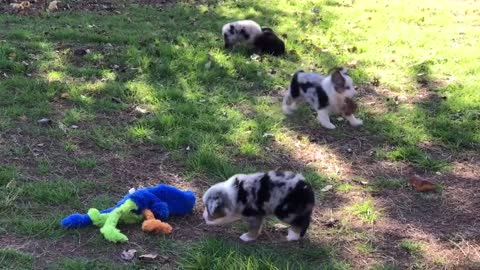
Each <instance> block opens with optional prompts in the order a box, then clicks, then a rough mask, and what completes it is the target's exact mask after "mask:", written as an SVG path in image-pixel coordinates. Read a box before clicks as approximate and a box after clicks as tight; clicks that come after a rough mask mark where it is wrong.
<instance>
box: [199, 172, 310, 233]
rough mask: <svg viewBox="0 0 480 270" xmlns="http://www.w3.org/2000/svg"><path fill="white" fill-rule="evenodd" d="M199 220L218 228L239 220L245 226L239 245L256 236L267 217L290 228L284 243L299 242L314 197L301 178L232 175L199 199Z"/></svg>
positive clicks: (281, 174)
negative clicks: (200, 210) (200, 214)
mask: <svg viewBox="0 0 480 270" xmlns="http://www.w3.org/2000/svg"><path fill="white" fill-rule="evenodd" d="M203 203H204V204H205V210H204V212H203V218H204V219H205V222H206V223H207V224H208V225H221V224H227V223H230V222H234V221H237V220H240V219H243V220H245V221H246V222H247V223H248V227H249V230H248V232H246V233H244V234H242V235H241V236H240V239H241V240H243V241H253V240H255V239H257V237H258V235H259V234H260V231H261V228H262V223H263V220H264V218H265V217H266V216H267V215H275V216H277V217H278V218H279V219H280V220H281V221H283V222H285V223H287V224H290V225H291V227H290V228H289V230H288V235H287V240H288V241H294V240H299V239H300V237H303V236H304V235H305V232H306V231H307V229H308V227H309V225H310V220H311V215H312V211H313V207H314V206H315V195H314V192H313V190H312V188H311V186H310V185H309V184H308V183H307V182H306V181H305V178H304V177H303V176H302V175H301V174H296V173H293V172H288V171H286V172H283V171H270V172H268V173H253V174H236V175H234V176H232V177H230V178H229V179H228V180H227V181H224V182H220V183H217V184H215V185H213V186H211V187H210V188H209V189H208V190H207V192H205V194H204V195H203Z"/></svg>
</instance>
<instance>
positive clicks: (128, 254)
mask: <svg viewBox="0 0 480 270" xmlns="http://www.w3.org/2000/svg"><path fill="white" fill-rule="evenodd" d="M136 253H137V250H136V249H126V250H124V251H123V252H122V254H120V258H122V260H125V261H131V260H132V259H133V258H135V254H136Z"/></svg>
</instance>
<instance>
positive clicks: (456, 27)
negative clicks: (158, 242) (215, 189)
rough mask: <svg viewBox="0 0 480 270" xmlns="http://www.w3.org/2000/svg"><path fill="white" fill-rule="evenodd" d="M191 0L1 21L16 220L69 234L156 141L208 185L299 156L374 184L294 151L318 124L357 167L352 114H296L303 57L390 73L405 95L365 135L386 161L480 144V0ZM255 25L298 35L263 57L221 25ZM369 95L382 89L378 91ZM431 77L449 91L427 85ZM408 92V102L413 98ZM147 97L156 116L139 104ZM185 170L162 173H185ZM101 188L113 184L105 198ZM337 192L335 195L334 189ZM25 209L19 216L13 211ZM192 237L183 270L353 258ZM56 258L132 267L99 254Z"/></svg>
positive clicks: (440, 163) (440, 162) (14, 223)
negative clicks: (65, 220)
mask: <svg viewBox="0 0 480 270" xmlns="http://www.w3.org/2000/svg"><path fill="white" fill-rule="evenodd" d="M177 2H178V3H177V4H172V5H168V6H164V7H162V9H158V8H153V7H148V6H141V5H130V3H129V2H128V1H126V4H127V7H126V8H125V9H120V10H119V13H105V14H103V13H98V12H80V11H71V12H70V11H69V12H56V13H53V14H44V15H41V16H31V17H26V16H15V15H8V14H2V15H0V24H1V25H5V26H6V27H2V28H1V29H0V40H1V41H0V78H1V83H0V131H1V133H2V136H1V137H0V145H1V146H2V147H1V149H0V154H1V156H2V157H5V159H2V160H1V161H2V162H4V161H5V162H4V163H5V164H4V163H2V165H1V166H0V213H2V214H4V216H5V217H8V218H0V222H1V225H2V230H9V231H13V232H14V233H17V234H19V235H26V236H29V237H32V238H33V239H35V238H42V239H43V238H48V237H52V238H57V237H59V236H61V235H62V231H61V230H60V229H58V227H57V226H58V221H59V220H60V218H61V217H62V216H63V215H64V214H68V213H70V212H73V211H81V210H82V211H83V210H86V209H88V207H93V206H96V207H99V208H103V207H108V206H111V205H112V204H114V203H115V202H116V201H117V200H118V197H119V194H123V193H124V192H125V191H126V190H128V188H129V187H130V186H134V185H136V184H138V182H135V181H136V180H134V179H132V180H131V181H132V182H126V183H122V185H124V186H122V187H119V186H118V183H117V182H113V181H112V180H115V181H116V179H112V176H113V175H114V170H115V166H117V164H116V163H115V165H111V164H110V163H108V162H103V161H104V160H108V158H109V157H115V158H120V159H123V158H143V156H142V157H140V156H141V155H131V152H133V151H134V150H137V149H140V150H141V149H142V148H141V147H146V148H148V149H161V150H159V152H160V153H158V154H159V155H162V154H165V156H168V158H169V159H168V162H172V163H174V164H175V165H177V166H178V168H181V169H182V174H183V175H182V176H185V177H187V178H189V179H193V180H198V179H200V180H201V181H203V180H205V181H207V182H209V183H215V182H218V181H220V180H224V179H225V178H228V177H230V176H231V175H232V174H235V173H238V172H253V171H257V170H266V169H275V168H277V167H285V168H288V169H292V170H295V171H299V172H302V173H303V174H304V175H305V176H306V178H307V181H309V183H311V184H312V186H313V187H314V188H315V189H316V190H320V189H321V188H323V187H324V186H325V185H327V184H335V186H336V187H337V188H336V189H335V190H338V191H340V192H343V193H346V194H345V195H346V196H348V193H350V192H357V191H359V190H360V191H361V189H360V188H358V190H357V186H356V185H353V184H352V185H350V184H342V183H340V179H342V177H343V174H344V173H345V171H347V170H348V168H340V169H339V171H335V172H331V171H328V172H326V171H325V168H324V167H325V166H326V167H329V166H330V165H336V164H330V162H331V161H329V160H327V161H321V162H311V160H310V158H309V157H302V155H301V151H303V150H302V149H303V148H301V147H297V146H294V144H295V143H296V142H299V143H302V144H304V143H309V140H308V137H313V134H319V137H320V138H324V137H325V138H327V139H328V142H329V143H324V142H323V141H322V140H319V141H316V142H315V144H319V145H322V146H324V147H325V148H326V150H329V152H331V153H332V155H336V156H337V158H338V159H339V160H342V161H348V157H347V156H344V155H343V154H342V153H341V151H337V150H338V149H341V148H342V147H343V146H344V145H342V143H343V142H344V141H345V139H346V138H347V137H348V136H350V133H351V130H350V127H348V125H347V124H345V121H343V122H336V123H335V124H336V125H337V126H338V128H337V130H335V131H324V130H322V129H321V128H320V127H319V126H318V123H316V120H315V117H313V116H312V114H311V113H310V111H309V110H308V108H305V107H303V108H301V109H300V110H299V112H298V113H297V114H296V115H294V116H292V117H285V116H284V115H283V114H282V113H281V108H280V100H279V99H278V96H279V95H281V94H282V93H283V91H284V90H285V88H286V86H287V85H288V82H289V80H290V77H291V74H292V73H293V72H294V71H296V70H298V69H304V70H314V71H318V72H326V71H327V70H330V69H331V68H333V67H335V66H339V65H345V64H346V63H347V62H349V61H351V60H357V61H358V65H357V68H356V69H354V70H352V71H351V74H352V77H353V78H354V80H355V82H356V83H357V84H359V85H361V84H368V83H377V82H378V83H379V88H378V89H377V90H383V89H388V90H389V91H388V94H385V93H384V92H382V91H377V93H376V95H378V96H376V97H375V98H376V100H377V101H376V102H377V103H376V104H375V105H371V106H370V105H366V104H363V103H362V102H360V103H359V105H360V108H359V112H358V114H359V116H360V118H362V119H364V123H365V125H364V127H363V128H361V129H360V131H359V132H357V131H354V133H355V134H354V135H352V136H361V137H362V138H359V139H360V141H362V142H365V143H366V144H365V145H374V146H378V151H376V152H377V154H376V156H375V157H376V160H375V162H384V161H388V162H394V163H405V164H407V165H409V166H412V167H414V169H416V170H421V171H423V172H425V173H429V174H430V173H435V172H441V173H446V174H448V173H449V171H450V169H451V168H452V167H453V164H451V162H452V160H454V159H455V157H456V156H457V155H458V154H462V153H464V152H466V151H469V152H471V151H472V150H476V149H478V147H479V146H480V121H479V113H480V92H479V91H478V89H479V86H480V80H479V77H478V76H477V74H478V72H479V71H480V61H479V60H480V51H479V50H478V40H479V38H480V31H479V29H478V27H477V28H476V27H474V26H475V25H478V24H479V23H480V19H479V18H480V17H479V16H478V11H479V10H480V6H479V5H478V3H476V2H475V3H467V2H466V1H455V3H453V2H452V1H448V0H440V1H437V2H436V3H435V4H432V3H430V2H431V1H426V0H420V1H415V3H410V2H408V3H407V1H399V0H396V1H389V2H388V3H386V2H382V1H380V2H378V1H373V0H358V1H352V4H351V5H350V1H341V0H338V1H337V0H315V1H314V0H306V1H290V0H278V1H276V2H275V5H271V4H269V3H267V2H265V3H263V2H259V1H253V0H240V1H233V0H227V1H224V2H222V5H218V3H217V1H215V0H209V1H202V3H203V4H202V3H197V4H195V5H192V4H191V3H190V2H191V1H187V0H181V1H177ZM238 19H254V20H256V21H258V22H259V23H260V24H261V25H265V26H270V27H272V28H274V29H275V30H276V32H278V33H279V34H280V35H283V34H286V35H287V37H286V38H284V39H285V41H286V45H287V48H288V51H289V53H288V55H286V56H284V57H270V56H265V57H262V58H261V59H260V60H255V59H252V58H250V56H249V55H248V54H247V53H246V51H245V50H242V49H239V50H235V51H233V52H227V51H225V50H223V48H222V40H221V38H222V37H221V35H220V29H221V26H222V25H223V24H224V23H226V22H228V21H232V20H238ZM82 47H88V48H89V49H90V50H91V52H90V53H89V54H87V55H85V56H84V57H75V56H74V55H73V51H74V50H75V49H76V48H82ZM25 63H27V64H25ZM4 74H5V75H4ZM363 89H364V88H362V87H361V88H360V92H361V94H362V95H365V96H367V98H369V97H370V95H374V94H373V93H371V92H368V93H366V92H364V91H363ZM426 89H428V91H429V92H430V93H436V94H437V95H438V96H439V97H437V98H433V99H432V98H428V97H427V96H423V97H422V96H420V94H423V93H424V91H425V90H426ZM394 96H400V97H403V96H405V98H404V99H401V98H400V99H398V100H399V101H398V102H397V101H396V99H394V98H393V97H394ZM137 106H138V107H141V108H144V109H146V110H147V111H148V113H147V114H137V113H135V112H134V108H135V107H137ZM377 106H378V108H377ZM379 108H380V109H379ZM381 108H383V109H381ZM43 117H49V118H51V119H52V120H53V121H54V125H52V127H48V128H44V127H39V126H38V125H37V122H36V121H37V120H38V119H40V118H43ZM59 125H60V126H64V127H66V128H67V129H64V130H62V129H60V128H59ZM72 125H77V126H78V127H79V128H78V129H71V128H70V127H71V126H72ZM307 129H308V131H307ZM323 132H326V133H323ZM307 133H308V134H307ZM4 134H5V135H4ZM266 134H272V136H269V135H268V136H266ZM317 139H318V138H317ZM4 140H5V142H4ZM40 142H41V143H45V144H46V145H48V147H46V148H45V150H43V151H42V153H41V155H40V156H37V157H35V158H33V159H32V147H34V146H35V145H36V144H38V143H40ZM282 142H288V143H282ZM426 145H427V146H428V145H433V146H435V147H436V148H433V149H442V150H441V151H442V153H438V151H436V150H435V151H434V150H431V149H430V148H429V147H425V146H426ZM140 150H139V151H140ZM307 150H308V149H307ZM142 151H143V150H142ZM155 154H157V153H155ZM297 154H298V155H297ZM359 154H360V155H362V154H364V153H359ZM446 156H449V157H450V156H451V157H452V159H448V160H447V159H445V157H446ZM286 157H288V158H286ZM476 157H477V158H478V156H476ZM100 161H102V162H100ZM140 161H143V160H140ZM279 163H282V164H279ZM347 163H348V162H347ZM162 165H164V164H162ZM284 165H285V166H284ZM360 165H361V164H360ZM170 169H171V168H170V166H166V167H162V168H161V170H167V171H166V172H165V173H174V174H177V173H178V172H176V171H173V172H172V171H169V170H170ZM172 170H173V169H172ZM155 173H157V172H148V175H154V174H155ZM90 177H91V178H95V179H90ZM142 177H144V175H142ZM19 178H21V179H19ZM87 178H88V179H87ZM75 179H85V180H81V181H76V180H75ZM12 180H14V181H12ZM143 180H144V179H142V181H143ZM365 180H366V181H367V182H368V185H366V187H365V189H367V190H374V191H377V190H380V189H391V190H394V189H402V188H404V182H403V181H402V180H401V179H390V178H386V177H384V176H381V173H380V174H379V176H378V177H375V179H365ZM9 183H11V184H9ZM90 183H95V186H92V184H90ZM97 185H99V186H100V187H108V188H102V189H101V190H103V191H104V192H103V193H102V194H101V195H100V196H96V195H97V194H96V193H95V196H93V195H92V194H91V193H92V192H93V191H96V190H97V189H98V186H97ZM329 194H332V193H319V195H318V201H319V202H322V201H323V200H324V199H325V198H326V197H328V196H330V195H329ZM349 211H350V212H351V213H353V214H354V215H356V216H357V217H358V218H360V219H361V220H363V221H364V222H366V223H375V222H376V221H377V220H378V219H379V218H380V211H379V210H378V209H376V208H375V204H374V201H373V200H367V201H364V202H361V203H358V204H355V205H353V206H352V207H351V208H349ZM14 213H19V215H16V217H15V218H10V217H11V216H12V215H13V214H14ZM148 241H149V240H145V242H148ZM98 245H100V244H98ZM193 246H194V247H192V252H191V253H189V256H186V258H185V260H182V261H181V265H182V266H183V267H184V268H187V269H188V268H189V267H190V269H192V267H193V268H195V267H199V269H202V268H204V269H215V267H217V266H221V265H231V266H232V267H238V269H242V268H244V269H252V268H255V267H258V268H264V269H275V267H277V268H279V265H282V264H283V263H285V265H287V264H289V263H290V265H291V266H290V267H291V268H295V267H297V266H299V267H305V268H306V269H308V268H312V267H313V268H315V264H314V266H311V263H313V262H317V261H318V260H317V261H316V258H317V257H316V256H317V255H318V257H320V258H324V259H325V260H320V261H319V263H320V264H321V263H325V265H324V268H325V269H348V268H352V267H349V263H348V262H343V261H342V260H341V259H337V258H334V259H331V260H328V259H326V258H325V257H326V256H327V255H325V251H322V249H321V248H320V249H313V251H311V254H309V253H308V248H298V250H296V251H298V253H299V255H298V262H297V261H295V260H294V259H297V257H295V256H296V255H292V256H290V255H286V254H287V253H279V254H280V255H279V254H277V253H276V249H275V248H273V247H270V246H269V247H265V248H264V247H261V246H259V245H254V246H240V245H237V244H235V243H231V242H228V241H223V240H211V239H210V240H205V241H200V242H198V243H194V244H193ZM219 248H220V249H219ZM363 248H364V250H363V251H364V253H365V254H370V252H368V251H369V249H368V247H366V246H365V247H363ZM216 249H219V251H217V250H216ZM360 249H362V247H360ZM317 252H318V253H320V254H316V253H317ZM315 254H316V255H315ZM292 258H294V259H292ZM224 262H228V263H229V264H222V263H224ZM57 265H58V267H59V268H62V267H63V268H65V269H70V268H71V269H83V268H85V269H88V268H89V267H90V268H91V267H96V266H98V267H104V268H106V269H108V268H109V267H117V266H115V265H113V266H110V265H109V264H108V262H105V264H104V262H102V261H96V260H93V259H91V258H83V259H73V260H60V262H58V264H57ZM318 265H319V264H316V266H318ZM352 265H354V266H355V264H352ZM353 268H354V267H353ZM379 269H389V268H388V266H385V267H384V268H379Z"/></svg>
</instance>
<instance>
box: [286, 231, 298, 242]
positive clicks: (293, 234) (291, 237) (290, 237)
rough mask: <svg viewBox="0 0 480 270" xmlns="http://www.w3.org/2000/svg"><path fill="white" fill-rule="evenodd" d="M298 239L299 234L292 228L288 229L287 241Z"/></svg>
mask: <svg viewBox="0 0 480 270" xmlns="http://www.w3.org/2000/svg"><path fill="white" fill-rule="evenodd" d="M298 240H300V234H298V233H296V232H294V231H292V230H288V235H287V241H298Z"/></svg>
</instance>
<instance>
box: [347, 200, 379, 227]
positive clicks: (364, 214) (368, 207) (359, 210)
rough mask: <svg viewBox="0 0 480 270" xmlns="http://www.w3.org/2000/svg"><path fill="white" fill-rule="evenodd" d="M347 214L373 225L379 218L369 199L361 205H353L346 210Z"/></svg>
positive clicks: (377, 211)
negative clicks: (349, 213)
mask: <svg viewBox="0 0 480 270" xmlns="http://www.w3.org/2000/svg"><path fill="white" fill-rule="evenodd" d="M348 210H349V212H351V213H352V214H354V215H355V216H357V217H358V218H360V219H361V220H362V221H363V222H366V223H370V224H373V223H375V222H376V221H377V220H378V219H379V218H380V216H381V213H380V211H379V210H378V209H375V205H374V203H373V201H372V200H371V199H369V200H366V201H364V202H361V203H355V204H353V205H352V206H350V207H349V208H348Z"/></svg>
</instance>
